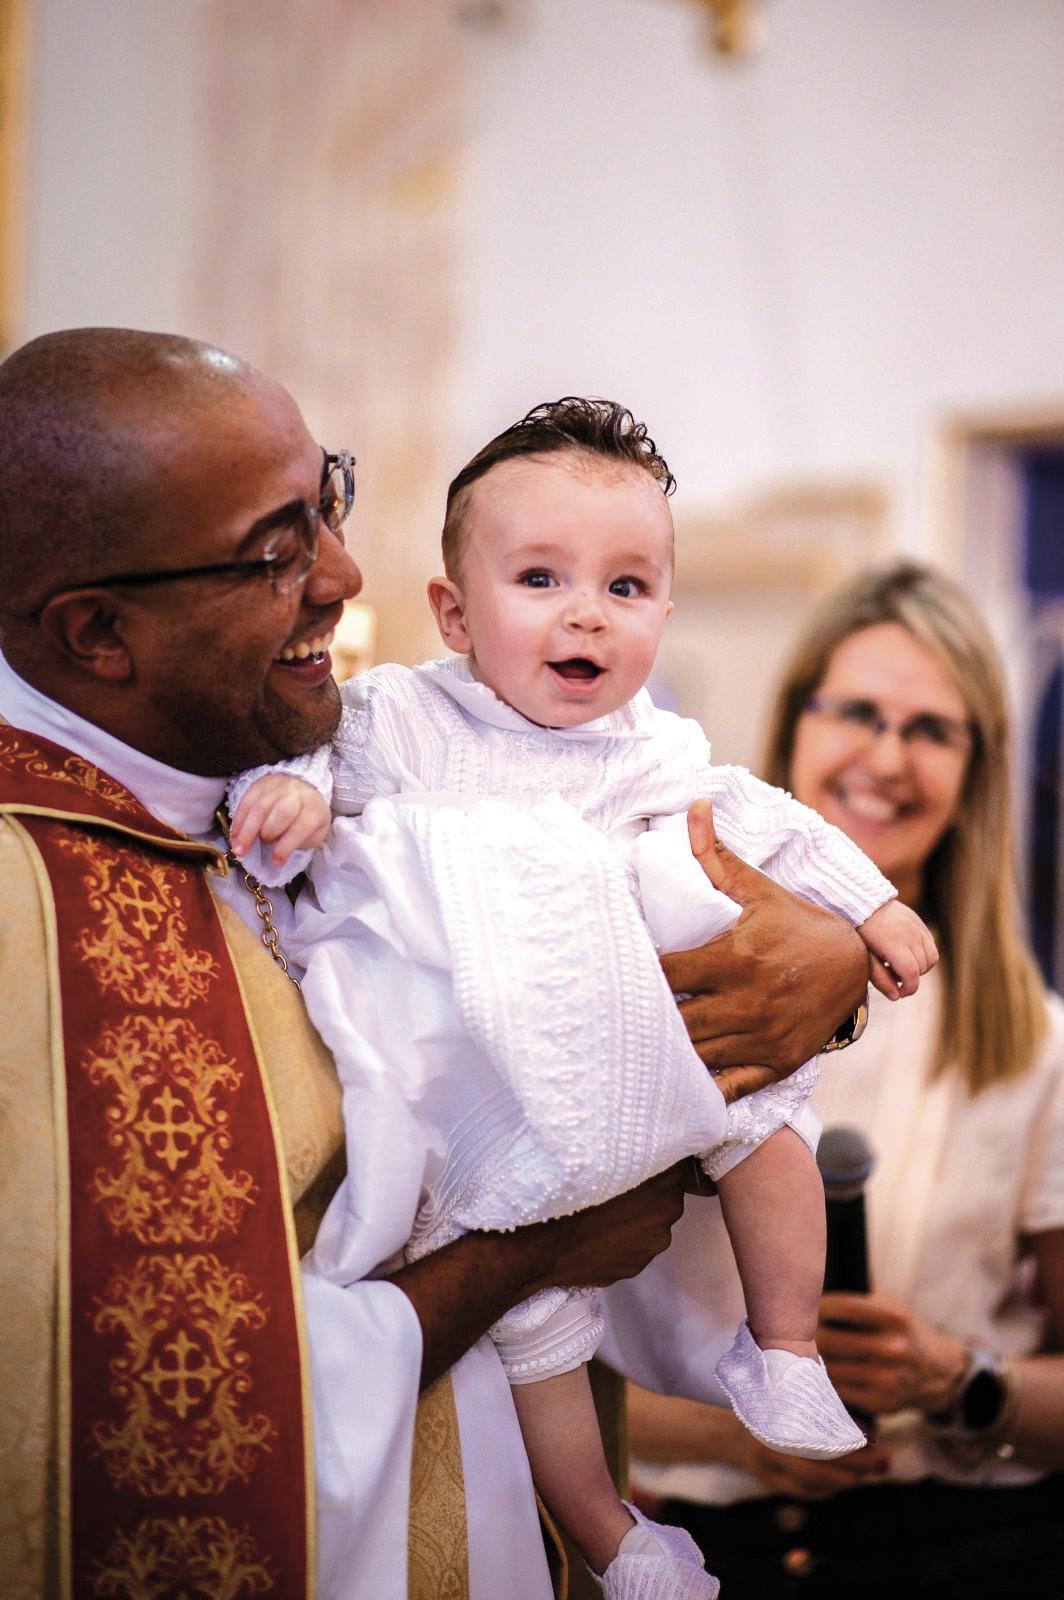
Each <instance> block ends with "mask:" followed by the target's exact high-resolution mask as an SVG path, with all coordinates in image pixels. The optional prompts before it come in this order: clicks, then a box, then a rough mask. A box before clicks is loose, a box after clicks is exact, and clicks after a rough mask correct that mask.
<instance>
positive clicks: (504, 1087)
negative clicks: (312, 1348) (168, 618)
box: [230, 659, 894, 1382]
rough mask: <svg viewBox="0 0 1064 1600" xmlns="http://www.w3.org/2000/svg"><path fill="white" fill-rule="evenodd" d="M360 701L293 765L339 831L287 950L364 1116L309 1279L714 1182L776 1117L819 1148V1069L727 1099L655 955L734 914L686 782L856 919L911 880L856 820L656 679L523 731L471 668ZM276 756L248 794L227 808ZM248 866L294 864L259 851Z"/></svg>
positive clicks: (556, 1316)
mask: <svg viewBox="0 0 1064 1600" xmlns="http://www.w3.org/2000/svg"><path fill="white" fill-rule="evenodd" d="M342 693H343V695H344V699H345V712H344V717H343V721H342V724H341V727H340V730H339V733H338V735H337V738H336V740H335V741H334V743H333V746H332V747H331V748H329V749H326V750H324V751H321V752H316V753H315V754H314V755H312V756H309V757H305V758H300V759H297V760H296V761H293V762H290V763H286V764H285V766H284V768H283V769H282V770H286V771H288V772H292V773H295V774H296V775H298V776H301V777H304V778H306V779H308V781H311V782H313V783H315V784H316V785H317V786H318V787H319V788H320V789H321V790H322V792H323V793H326V794H327V795H328V793H329V790H330V787H331V798H332V804H333V809H334V813H336V817H335V821H334V826H333V830H332V833H331V835H330V837H329V839H328V840H327V841H326V844H325V845H324V847H323V848H322V849H321V850H320V851H317V852H314V854H313V856H312V857H310V856H309V855H308V856H305V857H303V860H302V862H296V861H294V862H290V863H289V864H288V866H287V868H286V869H285V871H286V873H289V874H290V873H292V872H293V871H295V870H297V868H298V866H299V865H301V864H306V863H307V862H309V871H310V880H311V881H310V886H309V888H308V890H307V891H305V892H304V894H303V896H301V899H300V902H299V905H298V907H297V912H298V915H297V929H296V936H295V943H294V945H293V949H292V953H293V954H294V955H295V956H296V958H297V959H298V960H299V961H301V962H302V963H304V964H305V968H306V972H305V976H304V979H303V990H304V995H305V998H306V1001H307V1005H308V1008H309V1010H310V1014H311V1016H312V1018H313V1019H314V1021H315V1023H316V1025H317V1027H318V1029H319V1031H320V1032H321V1034H322V1036H323V1038H324V1039H325V1041H326V1043H327V1044H328V1045H329V1047H330V1048H331V1049H332V1051H333V1054H334V1057H335V1059H336V1063H337V1067H338V1070H339V1072H340V1076H341V1079H342V1081H343V1084H344V1115H345V1119H346V1124H347V1129H348V1150H349V1168H350V1170H349V1172H348V1175H347V1178H346V1179H345V1181H344V1183H343V1184H342V1186H341V1188H340V1190H339V1192H338V1194H337V1196H336V1197H335V1199H334V1201H333V1203H332V1206H331V1207H330V1209H329V1212H328V1213H327V1215H326V1217H325V1219H324V1221H323V1223H322V1227H321V1229H320V1231H319V1234H318V1238H317V1241H316V1243H315V1246H314V1251H313V1258H312V1266H313V1269H314V1270H316V1271H318V1272H320V1273H323V1274H324V1275H326V1276H328V1277H329V1278H330V1279H333V1280H334V1281H339V1282H355V1281H357V1280H359V1279H361V1278H364V1277H366V1276H367V1275H369V1274H371V1273H372V1272H373V1271H375V1270H381V1271H383V1270H388V1269H389V1268H391V1267H393V1266H394V1264H395V1263H396V1261H398V1260H401V1259H406V1260H415V1259H417V1258H419V1257H420V1256H422V1255H424V1254H427V1253H428V1252H429V1251H431V1250H435V1249H438V1248H439V1247H440V1246H441V1245H443V1244H446V1243H447V1242H449V1241H450V1240H451V1239H454V1238H456V1237H457V1236H458V1235H459V1234H460V1233H462V1232H464V1231H466V1230H469V1229H474V1228H479V1229H510V1228H515V1227H518V1226H520V1225H522V1224H524V1223H529V1222H536V1221H543V1220H546V1219H548V1218H551V1217H558V1216H562V1215H565V1214H567V1213H569V1212H572V1211H577V1210H581V1209H583V1208H584V1207H586V1206H590V1205H594V1204H596V1203H598V1202H599V1201H602V1200H606V1199H609V1198H610V1197H611V1196H613V1195H616V1194H620V1193H623V1192H624V1191H625V1190H627V1189H630V1188H633V1187H634V1186H635V1185H636V1184H638V1183H640V1182H641V1181H642V1180H643V1179H645V1178H647V1177H650V1176H651V1175H652V1174H654V1173H655V1172H659V1171H662V1170H663V1169H664V1168H666V1167H668V1166H671V1165H672V1164H673V1162H675V1161H676V1160H678V1159H679V1158H680V1157H682V1156H685V1155H689V1154H691V1153H692V1152H696V1151H698V1152H704V1156H703V1164H704V1166H705V1167H706V1170H707V1171H708V1172H709V1173H710V1175H711V1176H714V1177H719V1176H720V1175H721V1173H723V1172H725V1171H727V1170H728V1168H729V1167H730V1166H733V1165H734V1164H735V1163H736V1162H737V1161H739V1160H741V1159H742V1158H743V1156H745V1155H746V1154H747V1153H748V1152H749V1151H750V1149H752V1148H753V1147H754V1146H755V1145H757V1144H759V1143H760V1142H761V1141H762V1140H763V1139H764V1138H766V1137H767V1136H768V1135H769V1134H770V1133H772V1132H774V1131H775V1130H776V1129H777V1128H779V1127H781V1126H782V1125H783V1124H784V1123H788V1124H790V1125H791V1126H792V1127H794V1128H795V1130H796V1131H797V1132H799V1133H800V1134H801V1135H802V1136H803V1138H805V1139H806V1141H807V1142H808V1143H809V1144H810V1145H811V1147H815V1141H816V1136H817V1132H818V1127H819V1125H818V1123H817V1121H816V1118H815V1116H814V1115H813V1113H812V1111H811V1110H810V1108H809V1106H808V1103H807V1102H808V1096H809V1093H810V1091H811V1089H812V1087H813V1084H814V1083H815V1081H816V1076H817V1069H816V1065H815V1062H809V1063H807V1064H806V1065H805V1066H804V1067H802V1068H800V1069H799V1070H798V1072H796V1073H794V1074H793V1075H792V1076H791V1077H790V1078H787V1079H785V1080H784V1081H783V1082H782V1083H779V1084H773V1085H771V1086H770V1087H769V1088H767V1089H763V1090H761V1091H759V1092H758V1093H757V1094H754V1095H750V1096H748V1097H747V1098H745V1099H743V1100H740V1101H738V1102H737V1103H736V1104H734V1105H732V1106H730V1107H725V1105H724V1103H723V1100H722V1098H721V1096H720V1094H719V1092H718V1090H717V1089H716V1087H715V1085H714V1083H713V1079H712V1077H711V1075H709V1074H708V1073H707V1072H706V1069H705V1067H704V1066H703V1065H702V1063H701V1061H700V1060H699V1058H698V1056H697V1055H696V1054H695V1052H694V1050H693V1048H692V1047H691V1045H690V1043H689V1041H688V1038H687V1034H686V1031H685V1029H684V1026H683V1023H682V1022H681V1020H680V1017H679V1013H678V1012H677V1009H676V1005H675V1001H674V998H673V996H672V995H671V994H670V992H669V989H668V986H667V984H666V982H665V979H664V977H663V975H662V972H661V969H660V966H659V963H658V953H659V952H660V951H664V950H676V949H686V948H692V947H695V946H697V945H699V944H701V943H703V942H704V941H705V940H706V939H708V938H710V937H712V936H713V935H714V934H716V933H719V932H722V931H723V930H724V929H725V928H727V927H728V926H730V925H731V923H732V922H733V921H734V920H735V919H736V918H737V917H738V916H739V914H740V909H739V907H738V906H736V905H735V904H734V902H732V901H730V900H729V899H728V898H727V897H726V896H724V895H722V894H720V893H719V891H717V890H715V889H714V888H713V887H712V885H710V884H709V882H708V880H707V879H706V878H705V876H704V874H703V873H702V871H701V869H700V868H699V866H698V864H697V862H695V860H694V858H693V856H692V855H691V853H690V849H689V846H688V842H687V836H686V820H685V814H686V810H687V807H688V806H689V805H690V804H691V802H692V801H693V800H695V799H697V798H699V797H700V796H708V797H709V798H711V799H712V800H713V802H714V819H715V824H716V829H717V833H718V836H719V837H720V838H721V840H722V841H723V842H724V843H725V844H727V845H729V846H730V847H731V848H732V849H733V850H735V851H736V853H737V854H739V855H740V856H742V857H743V858H744V859H745V860H747V861H749V862H751V863H752V864H753V865H755V866H758V867H761V868H762V869H763V870H765V871H766V872H768V873H769V874H770V876H771V877H772V878H773V879H775V880H776V881H777V882H780V883H782V884H783V885H784V886H786V887H787V888H790V889H793V890H795V891H796V892H798V893H800V894H802V895H803V896H804V897H805V898H807V899H809V900H812V901H815V902H816V903H817V904H819V905H821V906H824V907H825V908H826V909H828V910H832V911H837V912H839V913H841V914H842V915H843V916H845V917H847V918H848V920H850V921H851V922H852V923H853V924H854V925H855V926H857V925H859V924H860V923H861V922H863V921H864V920H865V918H866V917H868V916H870V915H871V913H872V912H873V911H874V910H876V909H877V908H878V907H879V906H880V905H883V904H884V903H885V902H886V901H887V900H889V899H890V898H891V897H892V896H893V893H894V891H893V889H892V887H891V885H890V884H889V883H888V882H887V881H886V879H884V878H883V877H882V876H881V875H880V873H879V872H878V871H877V870H876V868H875V867H873V866H872V864H871V862H869V861H868V859H867V858H866V857H865V856H864V855H863V854H862V853H861V851H859V850H858V849H857V847H856V846H855V845H853V844H852V842H851V841H850V840H849V839H847V838H846V837H845V835H844V834H842V833H840V832H839V831H838V830H837V829H835V828H832V827H831V826H830V825H829V824H827V823H825V822H824V821H823V819H822V818H821V817H819V816H818V815H817V814H816V813H815V812H813V811H810V810H808V809H807V808H806V807H804V806H800V805H799V804H798V803H797V802H796V801H794V800H793V799H791V798H790V796H788V795H786V794H784V793H783V792H782V791H781V790H778V789H773V788H771V787H770V786H769V785H767V784H764V783H762V782H760V780H758V779H756V778H754V777H753V776H752V775H751V774H750V773H748V772H746V771H744V770H743V769H742V768H737V767H714V766H711V765H710V761H709V747H708V745H707V743H706V740H705V737H704V735H703V734H702V731H701V729H700V728H699V727H698V725H697V724H696V723H694V722H691V721H687V720H685V719H682V718H679V717H676V716H673V715H672V714H670V713H667V712H661V711H658V710H657V709H656V708H655V707H654V706H653V704H652V703H651V701H650V698H649V696H648V695H647V694H646V692H645V691H642V692H641V693H640V694H639V695H638V696H637V697H636V698H635V699H634V700H633V701H631V702H630V703H629V704H628V705H627V706H624V707H622V708H621V710H620V711H618V712H615V713H613V714H611V715H610V716H607V717H603V718H600V719H598V720H596V721H595V722H592V723H587V724H583V725H581V726H580V727H577V728H571V729H564V730H559V729H544V728H539V727H536V726H535V725H534V724H532V723H529V722H527V721H526V720H525V719H524V718H523V717H521V716H520V715H519V714H518V713H517V712H515V711H513V710H512V709H511V708H510V707H509V706H506V705H504V704H503V703H502V702H501V701H500V700H498V699H497V698H496V696H495V695H494V694H493V693H492V691H491V690H490V689H488V688H487V687H486V686H485V685H483V684H480V683H478V682H477V681H476V680H475V679H474V678H473V677H472V675H471V673H470V671H469V668H468V666H467V664H466V662H465V661H464V659H455V660H448V661H441V662H431V663H427V664H426V665H425V666H423V667H418V668H414V669H409V668H403V667H398V666H385V667H380V668H376V669H374V670H373V671H371V672H368V673H366V674H363V675H362V676H360V677H358V678H356V679H354V680H352V681H351V682H350V683H348V684H345V685H344V686H343V690H342ZM262 770H263V769H257V770H256V771H255V772H253V773H248V774H244V775H243V776H242V778H241V779H240V780H239V782H238V784H236V785H234V787H233V790H232V792H231V801H230V803H231V806H232V807H233V808H234V809H235V806H236V804H237V803H238V801H239V798H240V796H241V794H242V793H243V792H245V790H246V787H247V785H248V784H249V783H250V782H251V781H253V780H254V778H256V777H258V776H261V775H262ZM249 865H251V867H252V870H255V871H257V872H259V873H260V875H262V876H263V878H264V880H265V881H271V880H272V881H276V879H277V874H276V872H274V873H271V871H270V869H269V868H268V866H266V864H265V863H264V860H263V854H262V852H258V851H257V852H256V856H255V859H254V860H249ZM397 1194H401V1195H402V1196H403V1197H404V1204H403V1205H402V1206H398V1207H397V1206H396V1205H395V1203H394V1202H395V1198H396V1195H397ZM385 1195H387V1196H388V1203H387V1204H385V1203H384V1201H383V1197H384V1196H385ZM385 1217H386V1218H387V1219H388V1225H387V1226H386V1227H382V1226H381V1224H380V1222H379V1220H378V1219H380V1218H385ZM397 1218H398V1219H399V1220H398V1221H397ZM404 1227H405V1232H404V1231H403V1229H404ZM601 1328H602V1324H601V1321H600V1319H599V1317H598V1315H597V1312H596V1309H595V1303H594V1298H593V1296H592V1295H591V1293H590V1291H583V1290H565V1289H557V1290H548V1291H544V1292H543V1293H541V1294H539V1295H536V1296H534V1297H533V1299H532V1300H530V1301H527V1302H525V1303H524V1304H523V1305H522V1306H519V1307H517V1308H515V1309H514V1310H513V1311H511V1312H510V1313H508V1314H507V1316H506V1317H505V1318H504V1319H503V1320H502V1322H501V1323H500V1324H497V1325H496V1328H495V1329H494V1330H493V1337H494V1338H495V1339H496V1343H497V1345H498V1347H499V1351H500V1355H501V1356H502V1359H503V1362H504V1365H505V1366H506V1369H507V1372H508V1375H509V1376H510V1379H511V1382H528V1381H533V1380H535V1379H538V1378H541V1377H544V1376H547V1375H549V1374H550V1373H552V1372H560V1371H565V1370H568V1369H569V1368H571V1367H573V1366H575V1365H577V1364H579V1362H581V1361H583V1360H586V1359H587V1357H588V1355H589V1354H590V1353H591V1352H592V1350H593V1349H594V1347H595V1345H596V1344H597V1343H598V1339H599V1337H600V1335H601Z"/></svg>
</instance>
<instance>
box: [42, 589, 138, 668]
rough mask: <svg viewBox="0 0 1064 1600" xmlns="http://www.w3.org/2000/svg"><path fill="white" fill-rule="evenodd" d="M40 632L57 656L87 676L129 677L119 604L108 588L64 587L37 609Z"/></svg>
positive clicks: (128, 662) (129, 664) (129, 657)
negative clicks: (40, 608) (62, 590)
mask: <svg viewBox="0 0 1064 1600" xmlns="http://www.w3.org/2000/svg"><path fill="white" fill-rule="evenodd" d="M39 626H40V630H41V633H42V634H43V636H44V638H45V639H46V640H47V642H48V644H49V645H50V646H51V648H52V650H53V651H55V652H56V654H57V655H60V656H62V657H63V658H64V659H65V660H66V661H67V662H68V663H69V664H70V665H71V666H75V667H78V668H80V669H81V671H82V672H86V673H88V674H89V675H90V676H91V677H94V678H101V679H103V680H105V681H106V682H108V683H123V682H125V681H126V680H127V679H129V678H131V677H132V676H133V658H132V655H131V654H130V651H129V647H128V645H127V642H126V630H125V627H124V626H123V612H122V607H121V603H120V602H119V601H117V600H116V597H115V596H114V594H113V593H112V592H111V591H110V590H109V589H68V590H65V591H64V592H62V593H61V594H57V595H53V596H52V598H51V599H50V600H49V601H48V602H47V603H46V605H45V606H44V608H43V610H42V611H41V615H40V619H39Z"/></svg>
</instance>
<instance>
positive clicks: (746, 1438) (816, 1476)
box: [735, 1421, 890, 1500]
mask: <svg viewBox="0 0 1064 1600" xmlns="http://www.w3.org/2000/svg"><path fill="white" fill-rule="evenodd" d="M736 1427H737V1428H738V1429H739V1437H738V1438H737V1440H736V1449H735V1465H736V1466H738V1467H742V1468H743V1470H744V1471H745V1472H749V1473H750V1474H751V1476H752V1477H754V1478H757V1480H758V1481H759V1482H760V1483H762V1484H764V1486H765V1488H766V1489H767V1490H768V1492H769V1493H770V1494H782V1495H786V1496H787V1497H788V1498H789V1499H791V1500H828V1499H830V1498H831V1496H832V1495H833V1494H841V1493H842V1491H843V1490H844V1489H855V1488H856V1487H857V1486H858V1485H859V1484H861V1483H863V1482H865V1481H866V1480H867V1479H869V1478H879V1477H882V1475H883V1474H884V1473H885V1472H886V1471H887V1469H888V1467H889V1465H890V1462H889V1460H888V1458H887V1455H886V1453H885V1452H884V1451H883V1450H881V1449H880V1448H879V1447H878V1445H875V1444H870V1445H866V1447H865V1448H864V1449H863V1450H855V1451H854V1453H853V1455H850V1456H841V1457H840V1458H839V1460H838V1461H805V1460H803V1459H802V1457H801V1456H784V1455H781V1454H780V1453H779V1451H778V1450H770V1449H768V1447H767V1446H766V1445H763V1444H761V1443H759V1441H758V1440H757V1439H755V1438H754V1436H753V1434H751V1433H747V1432H746V1429H745V1428H743V1427H742V1425H741V1424H740V1423H738V1421H736Z"/></svg>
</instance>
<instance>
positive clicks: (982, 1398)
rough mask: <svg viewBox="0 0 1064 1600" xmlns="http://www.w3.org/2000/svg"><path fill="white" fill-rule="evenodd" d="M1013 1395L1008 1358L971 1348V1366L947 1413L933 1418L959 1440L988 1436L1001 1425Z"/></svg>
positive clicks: (969, 1361)
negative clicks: (965, 1437)
mask: <svg viewBox="0 0 1064 1600" xmlns="http://www.w3.org/2000/svg"><path fill="white" fill-rule="evenodd" d="M1009 1395H1010V1386H1009V1371H1008V1363H1007V1361H1006V1360H1005V1358H1004V1356H999V1355H997V1354H996V1353H995V1352H994V1351H993V1350H986V1349H984V1348H983V1346H982V1345H978V1344H971V1345H969V1346H968V1365H967V1366H966V1367H965V1369H964V1371H963V1372H962V1374H961V1380H960V1386H959V1388H958V1389H957V1392H956V1394H955V1395H954V1397H953V1401H952V1403H951V1405H950V1406H949V1408H948V1409H947V1410H946V1411H940V1412H937V1413H935V1414H934V1415H932V1416H930V1417H929V1419H928V1420H929V1421H930V1422H931V1423H932V1424H933V1425H934V1426H935V1427H936V1428H941V1429H943V1430H944V1431H945V1432H947V1433H950V1434H952V1435H954V1436H955V1437H957V1436H970V1435H972V1434H977V1435H979V1434H987V1433H990V1432H991V1430H992V1429H993V1428H995V1427H996V1426H997V1424H998V1423H999V1422H1001V1420H1002V1418H1003V1417H1004V1415H1005V1410H1006V1407H1007V1406H1008V1402H1009Z"/></svg>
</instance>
